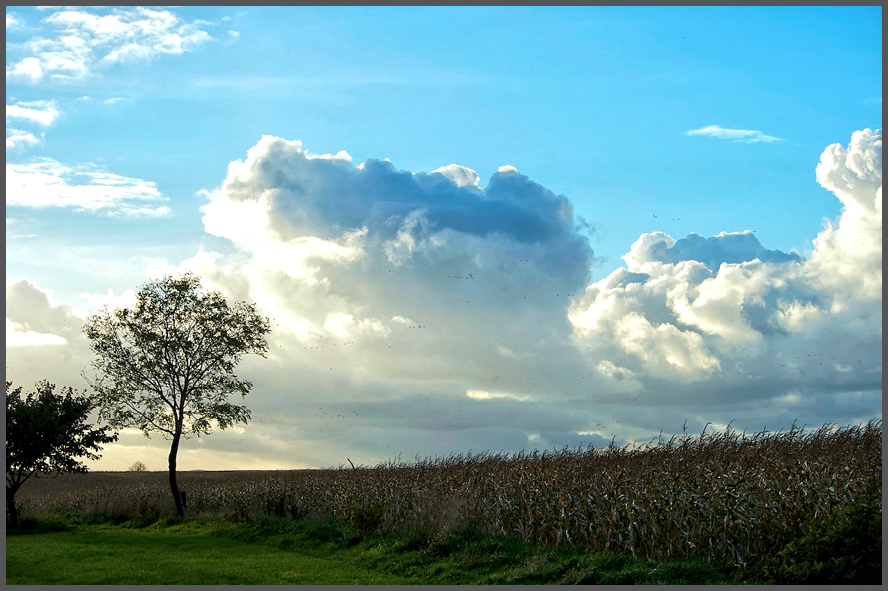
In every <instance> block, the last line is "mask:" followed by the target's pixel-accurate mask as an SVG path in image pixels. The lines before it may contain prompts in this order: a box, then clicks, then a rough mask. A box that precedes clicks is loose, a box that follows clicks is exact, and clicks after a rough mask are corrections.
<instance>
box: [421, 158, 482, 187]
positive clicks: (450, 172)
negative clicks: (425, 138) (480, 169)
mask: <svg viewBox="0 0 888 591" xmlns="http://www.w3.org/2000/svg"><path fill="white" fill-rule="evenodd" d="M435 173H440V174H443V175H444V176H446V177H447V178H449V179H450V180H451V181H453V183H454V184H455V185H456V186H457V187H469V188H472V189H478V188H479V187H478V181H479V180H481V177H479V176H478V173H477V172H475V171H474V170H472V169H471V168H466V167H465V166H460V165H459V164H448V165H447V166H442V167H441V168H436V169H435V170H433V171H432V174H435Z"/></svg>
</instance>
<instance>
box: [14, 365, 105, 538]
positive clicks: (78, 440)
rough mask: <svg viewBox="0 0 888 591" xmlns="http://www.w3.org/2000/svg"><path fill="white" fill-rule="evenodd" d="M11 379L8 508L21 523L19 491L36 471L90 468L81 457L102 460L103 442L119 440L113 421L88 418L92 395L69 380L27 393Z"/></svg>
mask: <svg viewBox="0 0 888 591" xmlns="http://www.w3.org/2000/svg"><path fill="white" fill-rule="evenodd" d="M11 387H12V382H9V381H7V382H6V511H7V513H8V519H9V523H10V526H11V527H13V528H17V527H18V526H19V518H18V510H17V509H16V506H15V494H16V493H17V492H18V491H19V489H20V488H21V486H22V484H24V483H25V481H27V480H28V479H29V478H31V477H35V478H36V477H39V476H47V475H49V476H54V475H58V474H61V473H63V472H86V471H87V467H86V465H85V464H83V463H81V462H80V461H78V459H77V458H80V457H86V458H87V459H90V460H98V459H99V458H100V457H101V456H99V455H98V454H96V453H93V452H98V451H99V450H100V449H101V445H102V444H105V443H110V442H112V441H117V434H108V431H109V430H110V427H100V428H93V426H92V425H89V424H87V423H86V420H87V417H88V415H89V413H90V412H91V411H92V410H93V408H94V404H93V403H92V401H91V400H90V399H89V398H88V397H86V396H84V395H83V394H80V393H78V392H76V391H75V390H73V389H72V388H71V387H70V386H65V387H64V388H62V390H61V392H60V393H59V394H56V393H55V392H54V390H55V384H50V383H49V382H48V381H46V380H42V381H39V382H37V384H36V388H37V391H36V392H29V393H28V394H27V395H25V397H24V398H23V397H22V387H21V386H19V387H18V388H15V389H13V390H12V391H10V388H11Z"/></svg>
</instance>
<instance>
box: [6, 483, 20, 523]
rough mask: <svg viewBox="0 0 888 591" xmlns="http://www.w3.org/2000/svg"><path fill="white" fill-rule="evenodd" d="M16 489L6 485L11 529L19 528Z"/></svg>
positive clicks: (7, 508) (7, 511) (7, 509)
mask: <svg viewBox="0 0 888 591" xmlns="http://www.w3.org/2000/svg"><path fill="white" fill-rule="evenodd" d="M15 493H16V489H13V488H9V487H8V486H7V487H6V513H7V514H8V515H9V527H10V529H18V528H19V517H18V509H16V507H15Z"/></svg>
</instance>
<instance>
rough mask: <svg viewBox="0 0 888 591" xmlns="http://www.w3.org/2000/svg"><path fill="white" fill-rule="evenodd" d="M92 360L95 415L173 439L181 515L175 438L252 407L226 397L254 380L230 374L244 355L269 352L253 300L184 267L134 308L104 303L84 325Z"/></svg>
mask: <svg viewBox="0 0 888 591" xmlns="http://www.w3.org/2000/svg"><path fill="white" fill-rule="evenodd" d="M83 331H84V333H85V334H86V336H87V337H88V338H89V340H90V347H91V349H92V351H93V353H94V354H95V356H96V358H95V360H94V361H93V364H92V366H93V369H94V370H95V376H94V377H88V376H87V375H86V374H84V378H86V380H87V382H89V383H90V385H91V386H92V388H93V389H94V390H95V392H96V394H95V399H96V402H97V405H98V408H99V416H100V417H101V418H102V419H103V420H105V421H107V422H108V423H109V424H110V425H113V426H115V427H135V428H137V429H139V430H141V431H142V432H143V433H144V434H145V436H146V437H147V436H149V435H150V433H152V432H159V433H161V434H162V435H163V436H164V437H166V438H167V439H170V440H171V441H172V445H171V449H170V486H171V489H172V491H173V498H174V500H175V502H176V506H177V508H178V510H179V513H180V515H183V516H184V504H183V503H182V502H181V499H180V497H179V493H178V488H177V486H176V484H175V466H176V454H177V453H178V448H179V441H180V439H181V438H182V437H186V438H187V437H188V436H190V435H197V436H200V435H206V434H209V433H210V432H211V431H212V429H213V426H214V425H216V426H218V427H219V428H220V429H225V428H226V427H229V426H231V425H233V424H236V423H246V422H247V421H248V420H249V418H250V411H249V409H248V408H247V407H246V406H242V405H237V404H234V403H232V402H230V401H229V397H230V396H232V395H240V396H241V397H244V396H246V395H247V394H248V393H249V391H250V389H251V388H252V386H253V384H252V383H251V382H250V381H248V380H243V379H239V378H238V377H237V376H235V375H234V368H235V367H236V366H237V364H238V363H239V362H240V360H241V358H242V357H243V355H244V354H247V353H255V354H258V355H260V356H262V357H265V354H266V353H267V351H268V344H267V342H266V335H267V334H268V333H269V332H270V331H271V328H270V322H269V320H268V319H267V318H264V317H262V316H260V315H259V314H258V313H257V312H256V306H255V304H248V303H246V302H237V303H235V304H234V305H229V304H228V302H227V301H226V300H225V298H224V297H223V296H222V294H221V293H219V292H215V291H212V292H207V291H204V290H202V289H201V287H200V279H199V278H198V277H197V276H195V275H193V274H191V273H186V274H185V275H183V276H181V277H171V276H166V277H164V278H163V279H160V280H154V281H150V282H148V283H146V284H145V285H144V286H143V287H142V288H141V289H140V290H139V292H138V294H137V295H136V304H135V306H134V307H133V308H120V309H116V310H114V311H110V310H108V308H107V307H106V308H104V309H103V310H102V311H101V312H100V313H98V314H95V315H93V316H90V317H89V318H88V319H87V322H86V324H85V325H84V328H83Z"/></svg>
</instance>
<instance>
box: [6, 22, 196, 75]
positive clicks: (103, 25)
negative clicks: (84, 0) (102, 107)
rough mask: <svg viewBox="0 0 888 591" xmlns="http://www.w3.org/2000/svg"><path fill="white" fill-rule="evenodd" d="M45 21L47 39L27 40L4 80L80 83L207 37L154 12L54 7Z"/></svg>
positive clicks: (179, 50)
mask: <svg viewBox="0 0 888 591" xmlns="http://www.w3.org/2000/svg"><path fill="white" fill-rule="evenodd" d="M103 12H104V13H105V14H102V13H103ZM43 22H44V23H46V24H47V25H49V26H50V27H51V28H52V31H51V33H50V35H49V36H48V37H36V38H33V39H31V40H29V41H27V42H26V43H25V44H24V49H25V53H26V55H24V56H23V57H21V58H20V59H19V60H18V61H14V62H12V63H9V62H8V63H7V66H6V76H7V78H18V79H22V80H25V81H29V82H31V83H36V82H40V81H42V80H44V79H46V78H49V79H51V80H54V81H69V82H70V81H79V80H82V79H84V78H86V77H87V76H89V75H91V74H94V73H95V72H96V70H97V69H99V68H102V67H107V66H109V65H113V64H116V63H131V62H137V61H145V60H150V59H152V58H154V57H155V56H158V55H163V54H171V55H178V54H182V53H184V52H186V51H189V50H191V49H193V48H195V47H197V46H199V45H200V44H202V43H205V42H207V41H209V40H210V39H211V37H210V35H209V34H208V33H207V32H206V31H204V30H202V29H201V28H199V26H197V25H196V24H195V23H186V22H183V21H182V20H181V19H180V18H179V17H178V16H176V15H175V14H173V13H172V12H170V11H168V10H158V9H153V8H112V9H106V8H98V9H96V8H91V9H87V8H81V7H73V8H63V9H58V8H55V9H54V12H53V13H52V14H50V15H49V16H48V17H46V18H45V19H43ZM8 27H9V16H7V28H8ZM7 55H9V54H7Z"/></svg>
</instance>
